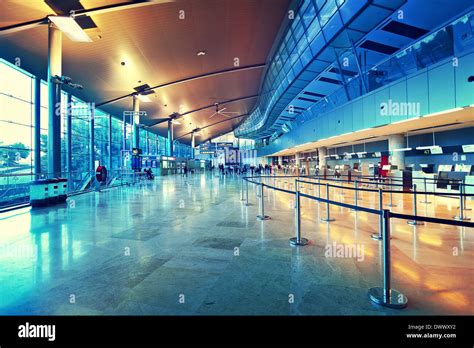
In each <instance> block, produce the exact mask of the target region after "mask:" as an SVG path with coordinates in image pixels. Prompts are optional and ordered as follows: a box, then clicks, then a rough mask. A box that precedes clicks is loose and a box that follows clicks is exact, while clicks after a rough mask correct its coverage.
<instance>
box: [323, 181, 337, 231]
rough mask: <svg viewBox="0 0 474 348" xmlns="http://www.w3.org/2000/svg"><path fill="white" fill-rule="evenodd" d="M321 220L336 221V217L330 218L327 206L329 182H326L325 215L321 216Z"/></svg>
mask: <svg viewBox="0 0 474 348" xmlns="http://www.w3.org/2000/svg"><path fill="white" fill-rule="evenodd" d="M321 221H323V222H331V221H336V219H332V218H331V216H330V208H329V184H328V183H326V217H325V218H322V219H321Z"/></svg>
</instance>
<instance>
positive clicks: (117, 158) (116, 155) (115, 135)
mask: <svg viewBox="0 0 474 348" xmlns="http://www.w3.org/2000/svg"><path fill="white" fill-rule="evenodd" d="M122 148H123V122H122V121H120V120H119V119H117V118H115V117H112V149H111V155H112V168H111V169H119V168H120V167H121V163H122V161H121V150H122Z"/></svg>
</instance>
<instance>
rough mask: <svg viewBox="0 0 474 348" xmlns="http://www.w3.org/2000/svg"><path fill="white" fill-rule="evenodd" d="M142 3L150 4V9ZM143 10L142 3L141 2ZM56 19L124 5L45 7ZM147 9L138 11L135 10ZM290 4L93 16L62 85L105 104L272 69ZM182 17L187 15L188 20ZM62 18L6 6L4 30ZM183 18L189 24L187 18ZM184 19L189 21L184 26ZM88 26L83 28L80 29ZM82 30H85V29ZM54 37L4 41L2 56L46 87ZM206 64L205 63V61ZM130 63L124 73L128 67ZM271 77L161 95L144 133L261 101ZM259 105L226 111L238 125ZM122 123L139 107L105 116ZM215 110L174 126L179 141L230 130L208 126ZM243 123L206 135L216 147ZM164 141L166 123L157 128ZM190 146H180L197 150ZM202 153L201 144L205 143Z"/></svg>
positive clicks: (85, 2)
mask: <svg viewBox="0 0 474 348" xmlns="http://www.w3.org/2000/svg"><path fill="white" fill-rule="evenodd" d="M142 1H143V0H142ZM142 1H141V2H142ZM47 2H48V3H50V4H51V5H52V7H53V8H54V9H55V11H56V13H57V14H62V13H60V12H61V11H62V9H63V10H64V11H63V13H68V11H69V10H71V9H80V8H85V9H91V8H95V7H99V6H104V5H112V4H118V3H133V2H134V1H125V0H80V2H79V0H47ZM137 2H140V1H137ZM289 3H290V0H239V1H235V0H199V1H197V0H176V1H173V0H164V1H163V0H160V1H157V3H156V4H153V5H149V6H143V7H137V8H132V9H126V10H120V11H115V12H108V13H103V14H96V15H91V17H90V19H92V21H90V20H89V21H88V22H89V23H87V25H88V27H92V28H90V29H87V30H86V32H87V33H88V34H89V36H90V37H91V38H92V40H93V42H91V43H78V42H72V41H70V40H69V39H68V38H67V37H65V36H63V60H62V61H63V69H62V71H63V75H66V76H69V77H71V78H72V79H73V82H74V83H79V84H81V85H83V86H84V90H82V91H78V90H75V91H74V94H75V95H76V96H77V97H79V98H81V99H83V100H84V101H87V102H95V103H96V104H99V103H101V102H105V101H108V100H111V99H114V98H117V97H121V96H124V95H128V94H130V93H132V92H134V91H135V90H134V87H137V86H139V85H143V84H148V85H150V86H156V85H160V84H165V83H169V82H173V81H176V80H180V79H184V78H187V77H192V76H197V75H203V74H208V73H212V72H216V71H220V70H228V69H232V68H235V66H234V62H235V60H234V59H235V58H238V59H239V64H240V66H241V67H243V66H248V65H256V64H262V63H265V62H266V60H267V56H268V55H269V52H270V49H271V48H272V45H273V42H274V41H275V38H276V37H277V34H278V32H279V30H280V27H281V25H282V22H283V20H284V17H285V13H286V11H287V8H288V6H289ZM180 11H184V12H180ZM50 14H54V12H53V10H52V8H51V7H50V6H48V5H47V4H46V3H45V2H44V1H42V0H34V1H33V0H2V1H1V2H0V28H1V27H6V26H9V25H14V24H17V23H22V22H27V21H31V20H36V19H40V18H43V17H45V16H47V15H50ZM183 14H184V19H183V18H182V15H183ZM180 15H181V18H180ZM81 25H82V23H81ZM82 26H83V27H84V25H82ZM47 38H48V29H47V26H46V25H41V26H38V27H35V28H32V29H28V30H24V31H19V32H15V33H10V34H4V35H0V56H1V57H2V58H5V59H7V60H9V61H14V60H15V58H17V57H19V58H20V59H21V67H22V68H24V69H25V70H27V71H29V72H31V73H33V74H35V75H38V76H41V77H42V78H46V74H47V46H48V39H47ZM199 51H206V55H204V56H197V52H199ZM122 62H124V63H125V65H122ZM263 72H264V70H263V69H262V68H260V69H252V70H245V71H239V72H232V73H227V74H222V75H216V76H212V77H207V78H204V79H199V80H194V81H190V82H186V83H182V84H177V85H173V86H169V87H165V88H161V89H159V90H156V93H155V94H153V95H151V96H150V97H151V99H152V102H151V103H143V102H142V103H141V110H145V111H146V112H147V117H146V118H145V119H144V120H143V121H142V122H143V123H144V124H145V125H149V124H152V123H153V120H156V119H158V118H163V117H167V116H169V115H171V114H172V113H174V112H181V113H183V112H186V111H189V110H194V109H198V108H201V107H203V106H206V105H212V104H214V103H215V102H223V101H225V100H229V99H236V98H240V97H245V96H249V95H256V94H258V92H259V88H260V83H261V78H262V74H263ZM255 102H256V99H246V100H242V101H238V102H233V103H230V104H227V105H225V106H223V107H226V108H227V110H226V111H231V112H236V113H235V114H232V116H235V115H239V114H247V113H248V112H249V111H251V109H252V107H253V105H254V103H255ZM101 108H102V109H103V110H104V111H106V112H110V113H111V114H113V115H115V116H117V117H121V115H122V112H123V111H125V110H131V109H132V98H131V97H129V98H125V99H123V100H120V101H118V102H115V103H111V104H107V105H104V106H103V107H101ZM214 111H215V108H209V109H205V110H203V111H200V112H196V113H193V114H189V115H186V116H185V117H183V118H182V119H181V120H180V123H181V124H180V125H175V131H174V133H175V135H176V136H178V137H179V136H180V135H182V134H185V133H188V132H190V131H192V130H193V129H195V128H201V127H204V126H206V125H208V124H210V123H215V122H218V121H221V120H224V119H225V117H224V116H220V115H216V116H214V117H212V118H211V119H210V118H209V117H210V116H211V115H212V114H213V113H214ZM240 121H242V119H236V120H233V121H229V122H223V123H220V124H218V125H216V126H213V127H209V128H207V129H206V130H205V131H203V132H204V133H203V135H202V138H203V139H207V138H212V137H214V136H217V135H219V134H222V133H225V132H228V131H230V130H232V129H233V128H234V127H235V126H236V125H237V124H238V123H239V122H240ZM149 129H151V130H152V131H154V132H156V133H158V134H161V135H165V134H166V122H165V123H162V124H160V125H158V126H155V127H151V128H149ZM189 138H190V137H189V136H188V137H184V138H183V139H182V140H184V141H189ZM197 142H198V143H199V140H198V141H197Z"/></svg>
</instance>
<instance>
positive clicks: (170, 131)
mask: <svg viewBox="0 0 474 348" xmlns="http://www.w3.org/2000/svg"><path fill="white" fill-rule="evenodd" d="M173 139H174V135H173V122H172V120H169V121H168V138H167V140H168V156H170V157H173V152H174V151H173Z"/></svg>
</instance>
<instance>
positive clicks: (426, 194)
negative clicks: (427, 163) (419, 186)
mask: <svg viewBox="0 0 474 348" xmlns="http://www.w3.org/2000/svg"><path fill="white" fill-rule="evenodd" d="M423 185H424V188H425V200H424V201H421V202H420V203H424V204H431V202H430V201H428V192H427V191H426V189H427V187H426V178H423Z"/></svg>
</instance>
